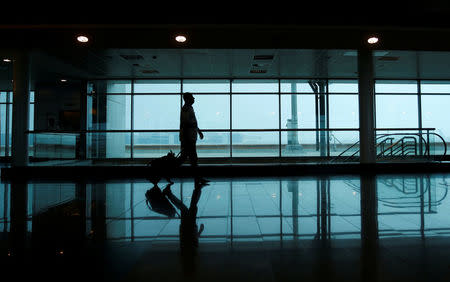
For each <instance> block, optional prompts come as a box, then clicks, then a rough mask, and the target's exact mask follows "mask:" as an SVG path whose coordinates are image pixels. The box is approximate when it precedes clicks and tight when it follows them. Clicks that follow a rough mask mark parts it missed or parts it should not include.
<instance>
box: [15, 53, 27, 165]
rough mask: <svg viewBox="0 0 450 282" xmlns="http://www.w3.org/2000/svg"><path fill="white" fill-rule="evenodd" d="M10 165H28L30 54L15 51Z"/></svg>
mask: <svg viewBox="0 0 450 282" xmlns="http://www.w3.org/2000/svg"><path fill="white" fill-rule="evenodd" d="M13 80H14V83H13V113H12V152H11V156H12V166H27V165H28V134H27V133H26V131H28V127H29V124H28V121H29V102H30V55H29V53H28V52H27V51H26V50H22V51H20V52H17V54H16V55H15V56H14V64H13Z"/></svg>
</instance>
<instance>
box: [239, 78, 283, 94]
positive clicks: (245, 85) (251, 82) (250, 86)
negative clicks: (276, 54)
mask: <svg viewBox="0 0 450 282" xmlns="http://www.w3.org/2000/svg"><path fill="white" fill-rule="evenodd" d="M232 89H233V93H278V81H277V80H275V79H236V80H233V85H232Z"/></svg>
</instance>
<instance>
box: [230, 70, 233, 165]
mask: <svg viewBox="0 0 450 282" xmlns="http://www.w3.org/2000/svg"><path fill="white" fill-rule="evenodd" d="M232 93H233V79H230V162H232V159H233V94H232Z"/></svg>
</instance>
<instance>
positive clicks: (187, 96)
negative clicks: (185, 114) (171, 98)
mask: <svg viewBox="0 0 450 282" xmlns="http://www.w3.org/2000/svg"><path fill="white" fill-rule="evenodd" d="M183 100H184V103H186V104H188V105H192V104H194V101H195V98H194V96H193V95H192V93H190V92H186V93H184V94H183Z"/></svg>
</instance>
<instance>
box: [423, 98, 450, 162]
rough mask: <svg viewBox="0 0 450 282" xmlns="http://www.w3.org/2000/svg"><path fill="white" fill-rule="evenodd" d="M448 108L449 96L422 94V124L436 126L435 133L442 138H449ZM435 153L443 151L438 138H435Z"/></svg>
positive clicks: (449, 106)
mask: <svg viewBox="0 0 450 282" xmlns="http://www.w3.org/2000/svg"><path fill="white" fill-rule="evenodd" d="M449 108H450V96H447V95H423V96H422V126H423V127H430V128H436V131H435V132H436V133H437V134H439V135H441V136H442V138H444V140H446V141H447V142H448V140H450V123H449V122H448V109H449ZM435 141H436V144H435V151H436V154H439V153H440V152H443V150H444V148H443V144H442V141H441V140H440V139H439V138H435Z"/></svg>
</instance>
